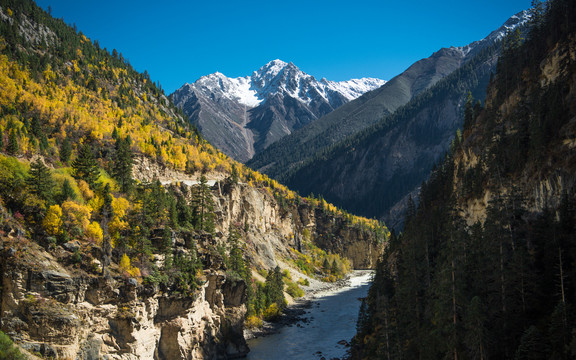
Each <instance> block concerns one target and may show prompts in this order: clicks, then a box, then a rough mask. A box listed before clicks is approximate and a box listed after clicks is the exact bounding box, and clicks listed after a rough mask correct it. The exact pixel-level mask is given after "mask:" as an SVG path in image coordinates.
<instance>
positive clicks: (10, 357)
mask: <svg viewBox="0 0 576 360" xmlns="http://www.w3.org/2000/svg"><path fill="white" fill-rule="evenodd" d="M0 359H2V360H26V359H27V357H26V356H24V355H23V354H22V353H21V352H20V350H18V348H17V347H16V346H14V343H13V342H12V340H11V339H10V338H9V337H8V335H6V334H4V333H3V332H2V331H0Z"/></svg>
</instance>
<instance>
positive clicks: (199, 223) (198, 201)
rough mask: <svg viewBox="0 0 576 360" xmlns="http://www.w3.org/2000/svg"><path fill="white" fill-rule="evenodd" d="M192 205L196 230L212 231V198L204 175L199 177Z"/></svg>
mask: <svg viewBox="0 0 576 360" xmlns="http://www.w3.org/2000/svg"><path fill="white" fill-rule="evenodd" d="M192 201H193V207H194V224H195V228H196V229H198V230H204V231H207V232H213V231H214V200H213V199H212V192H211V191H210V187H209V186H208V182H207V180H206V177H205V176H204V175H202V176H201V177H200V184H199V186H198V187H197V191H196V193H195V195H194V197H193V199H192Z"/></svg>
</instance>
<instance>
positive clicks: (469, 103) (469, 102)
mask: <svg viewBox="0 0 576 360" xmlns="http://www.w3.org/2000/svg"><path fill="white" fill-rule="evenodd" d="M473 121H474V98H473V97H472V93H471V92H470V91H468V95H467V97H466V103H465V104H464V130H466V129H468V128H469V127H470V126H471V125H472V123H473Z"/></svg>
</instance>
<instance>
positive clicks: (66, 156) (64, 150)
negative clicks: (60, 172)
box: [60, 136, 72, 164]
mask: <svg viewBox="0 0 576 360" xmlns="http://www.w3.org/2000/svg"><path fill="white" fill-rule="evenodd" d="M70 155H72V146H71V145H70V140H69V139H68V136H66V137H65V138H64V140H63V141H62V145H60V161H62V162H63V163H64V164H68V161H69V160H70Z"/></svg>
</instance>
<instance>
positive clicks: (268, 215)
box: [216, 184, 384, 269]
mask: <svg viewBox="0 0 576 360" xmlns="http://www.w3.org/2000/svg"><path fill="white" fill-rule="evenodd" d="M220 189H221V195H219V196H217V197H216V200H217V201H216V214H217V216H218V221H217V224H218V225H217V229H216V230H217V231H219V232H222V233H223V234H226V233H227V231H228V229H229V227H230V226H231V225H232V226H234V225H236V226H238V225H245V227H246V228H247V231H246V235H247V238H246V239H244V241H245V242H246V245H247V254H248V256H249V257H250V258H251V261H252V263H253V264H259V265H261V266H263V267H264V268H268V269H270V268H273V267H274V266H276V265H277V258H278V257H280V258H281V257H287V256H289V250H288V249H289V248H290V247H291V248H294V249H297V248H298V239H299V237H301V234H302V233H304V232H305V231H307V232H308V233H309V234H311V238H312V241H313V242H314V243H315V244H316V245H317V246H319V247H321V248H323V249H326V250H329V251H331V252H333V253H338V254H340V255H341V256H344V257H347V258H348V259H350V260H351V262H352V265H353V267H354V268H355V269H370V268H373V267H374V266H375V265H376V262H377V260H378V257H379V256H380V254H381V253H382V251H383V246H384V245H383V244H382V243H378V242H377V241H375V239H374V237H373V236H370V235H369V234H367V233H366V232H365V231H361V230H360V229H358V228H351V227H347V226H346V224H345V219H337V218H335V217H333V216H327V215H326V214H325V213H323V212H322V211H320V210H319V209H314V208H312V207H310V206H309V205H308V204H305V203H302V204H300V205H298V206H295V205H292V206H284V207H282V206H280V204H278V202H277V200H276V199H275V198H274V197H273V196H272V195H271V194H270V193H268V192H267V191H266V190H264V189H255V188H253V187H250V186H247V185H245V184H237V185H230V184H227V185H223V186H220Z"/></svg>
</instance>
